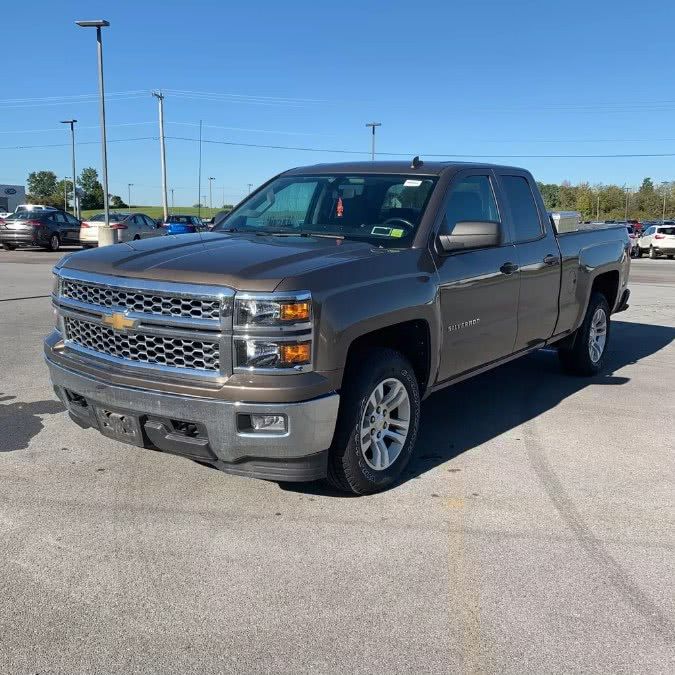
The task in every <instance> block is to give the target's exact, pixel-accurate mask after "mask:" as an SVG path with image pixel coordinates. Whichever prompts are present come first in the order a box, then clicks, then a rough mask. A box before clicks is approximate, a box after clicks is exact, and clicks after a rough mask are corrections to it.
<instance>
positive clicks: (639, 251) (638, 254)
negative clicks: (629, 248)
mask: <svg viewBox="0 0 675 675" xmlns="http://www.w3.org/2000/svg"><path fill="white" fill-rule="evenodd" d="M637 257H638V258H642V249H641V248H640V247H639V246H638V250H637Z"/></svg>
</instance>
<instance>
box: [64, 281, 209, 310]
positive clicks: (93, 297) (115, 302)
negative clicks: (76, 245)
mask: <svg viewBox="0 0 675 675" xmlns="http://www.w3.org/2000/svg"><path fill="white" fill-rule="evenodd" d="M61 295H62V296H63V297H66V298H71V299H72V300H77V301H79V302H84V303H87V304H88V305H98V306H101V307H117V308H120V309H126V310H127V311H130V312H142V313H144V314H158V315H160V316H175V317H185V318H189V319H213V320H218V319H219V318H220V308H221V302H220V300H219V299H218V298H214V299H203V298H184V297H179V296H175V295H169V294H160V293H156V292H148V291H137V290H135V289H134V290H132V289H128V290H127V289H124V288H112V287H110V286H103V285H99V284H92V283H86V282H82V281H74V280H72V279H67V278H63V279H62V280H61Z"/></svg>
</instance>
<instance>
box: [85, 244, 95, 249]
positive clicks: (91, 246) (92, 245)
mask: <svg viewBox="0 0 675 675" xmlns="http://www.w3.org/2000/svg"><path fill="white" fill-rule="evenodd" d="M82 248H83V249H85V250H87V249H88V248H96V244H82Z"/></svg>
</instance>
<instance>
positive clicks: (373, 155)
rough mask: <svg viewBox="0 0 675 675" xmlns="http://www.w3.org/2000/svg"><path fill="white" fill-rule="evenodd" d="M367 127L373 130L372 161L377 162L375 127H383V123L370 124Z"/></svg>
mask: <svg viewBox="0 0 675 675" xmlns="http://www.w3.org/2000/svg"><path fill="white" fill-rule="evenodd" d="M366 126H367V127H370V128H371V129H372V130H373V140H372V145H371V149H370V159H371V160H372V161H375V127H381V126H382V122H368V123H367V124H366Z"/></svg>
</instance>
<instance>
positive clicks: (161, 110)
mask: <svg viewBox="0 0 675 675" xmlns="http://www.w3.org/2000/svg"><path fill="white" fill-rule="evenodd" d="M152 95H153V96H154V97H155V98H156V99H157V102H158V103H159V154H160V157H161V161H162V207H163V209H164V222H166V219H167V218H168V217H169V205H168V203H167V197H166V147H165V145H164V94H162V92H161V91H153V92H152Z"/></svg>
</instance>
